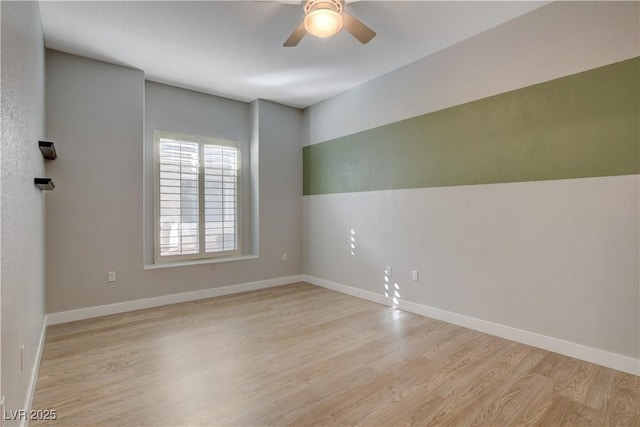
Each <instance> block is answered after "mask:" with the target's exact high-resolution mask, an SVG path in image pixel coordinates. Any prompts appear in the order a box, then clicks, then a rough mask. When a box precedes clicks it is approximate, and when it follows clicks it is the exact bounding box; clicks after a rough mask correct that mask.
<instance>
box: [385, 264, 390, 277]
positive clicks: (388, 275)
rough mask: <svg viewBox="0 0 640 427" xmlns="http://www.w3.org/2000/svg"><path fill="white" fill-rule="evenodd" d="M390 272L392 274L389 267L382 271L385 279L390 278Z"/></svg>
mask: <svg viewBox="0 0 640 427" xmlns="http://www.w3.org/2000/svg"><path fill="white" fill-rule="evenodd" d="M391 272H392V270H391V266H390V265H387V268H385V269H384V275H385V276H387V277H391Z"/></svg>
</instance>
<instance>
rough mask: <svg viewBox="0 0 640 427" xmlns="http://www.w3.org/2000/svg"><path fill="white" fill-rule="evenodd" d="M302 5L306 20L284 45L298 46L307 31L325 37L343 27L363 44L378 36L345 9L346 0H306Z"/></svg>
mask: <svg viewBox="0 0 640 427" xmlns="http://www.w3.org/2000/svg"><path fill="white" fill-rule="evenodd" d="M302 7H303V9H304V14H305V17H304V20H303V21H302V22H301V23H300V25H298V28H296V29H295V30H294V31H293V33H292V34H291V35H290V36H289V38H288V39H287V40H286V41H285V42H284V44H283V46H284V47H293V46H297V45H298V43H300V40H302V37H304V35H305V34H307V33H309V34H312V35H314V36H316V37H321V38H325V37H331V36H333V35H335V34H337V33H338V32H340V30H342V28H344V29H345V30H347V31H348V32H349V33H351V35H352V36H353V37H355V38H356V39H358V41H360V43H362V44H365V43H368V42H369V41H371V39H372V38H374V37H375V36H376V33H375V31H373V30H372V29H371V28H369V27H367V26H366V25H364V24H363V23H362V22H361V21H359V20H358V19H357V18H354V17H353V16H352V15H350V14H349V13H347V12H345V11H344V0H306V1H305V2H304V4H303V5H302Z"/></svg>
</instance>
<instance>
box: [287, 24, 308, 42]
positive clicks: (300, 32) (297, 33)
mask: <svg viewBox="0 0 640 427" xmlns="http://www.w3.org/2000/svg"><path fill="white" fill-rule="evenodd" d="M305 34H307V30H306V29H305V28H304V21H303V22H301V23H300V25H298V28H296V29H295V30H294V31H293V33H291V35H290V36H289V38H288V39H287V41H285V42H284V44H283V45H282V46H284V47H294V46H297V45H298V43H300V40H302V37H304V35H305Z"/></svg>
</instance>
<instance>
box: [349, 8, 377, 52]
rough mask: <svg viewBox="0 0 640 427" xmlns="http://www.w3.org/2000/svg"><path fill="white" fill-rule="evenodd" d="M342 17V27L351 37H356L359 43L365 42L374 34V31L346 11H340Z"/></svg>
mask: <svg viewBox="0 0 640 427" xmlns="http://www.w3.org/2000/svg"><path fill="white" fill-rule="evenodd" d="M342 19H343V21H344V23H343V28H344V29H345V30H347V31H348V32H350V33H351V35H353V37H355V38H357V39H358V40H359V41H360V43H362V44H367V43H369V42H370V41H371V39H372V38H374V37H375V36H376V32H375V31H373V30H372V29H371V28H369V27H367V26H366V25H364V24H363V23H362V22H361V21H360V20H358V19H357V18H354V17H353V16H351V15H349V14H348V13H347V12H342Z"/></svg>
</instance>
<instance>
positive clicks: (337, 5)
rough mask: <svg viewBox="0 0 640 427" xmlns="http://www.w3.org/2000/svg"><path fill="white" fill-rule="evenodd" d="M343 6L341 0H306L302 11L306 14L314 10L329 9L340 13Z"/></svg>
mask: <svg viewBox="0 0 640 427" xmlns="http://www.w3.org/2000/svg"><path fill="white" fill-rule="evenodd" d="M343 7H344V1H342V0H307V1H306V2H305V4H304V13H305V14H306V15H308V14H310V13H311V12H313V11H314V10H320V9H329V10H333V11H334V12H337V13H340V14H341V13H342V9H343Z"/></svg>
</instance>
